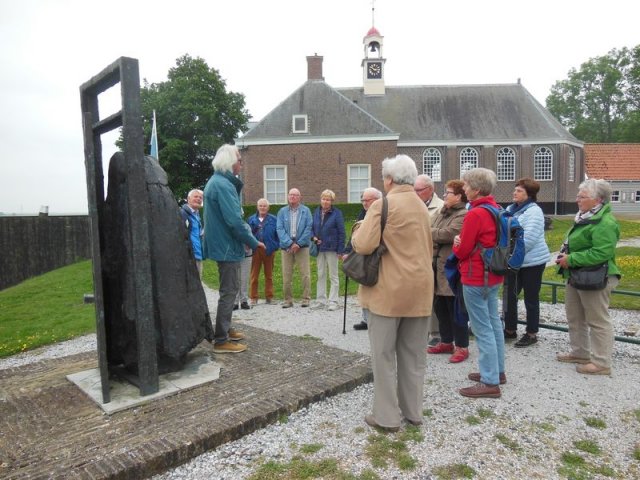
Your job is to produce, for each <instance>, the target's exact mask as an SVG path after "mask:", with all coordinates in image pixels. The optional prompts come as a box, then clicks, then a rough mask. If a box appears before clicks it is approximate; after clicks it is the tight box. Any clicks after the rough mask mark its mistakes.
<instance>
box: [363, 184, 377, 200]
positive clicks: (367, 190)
mask: <svg viewBox="0 0 640 480" xmlns="http://www.w3.org/2000/svg"><path fill="white" fill-rule="evenodd" d="M365 193H370V194H371V195H373V197H375V199H376V200H377V199H378V198H382V192H381V191H380V190H378V189H377V188H374V187H367V188H365V189H364V190H363V191H362V194H361V195H360V198H363V197H364V194H365Z"/></svg>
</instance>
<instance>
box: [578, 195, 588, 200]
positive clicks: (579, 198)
mask: <svg viewBox="0 0 640 480" xmlns="http://www.w3.org/2000/svg"><path fill="white" fill-rule="evenodd" d="M590 198H591V197H587V196H585V195H576V200H589V199H590Z"/></svg>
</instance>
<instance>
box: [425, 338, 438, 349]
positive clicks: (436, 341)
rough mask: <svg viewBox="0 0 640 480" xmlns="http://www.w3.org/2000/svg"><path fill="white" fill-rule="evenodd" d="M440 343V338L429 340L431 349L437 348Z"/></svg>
mask: <svg viewBox="0 0 640 480" xmlns="http://www.w3.org/2000/svg"><path fill="white" fill-rule="evenodd" d="M439 343H440V337H433V338H431V340H429V343H428V345H429V346H430V347H435V346H436V345H438V344H439Z"/></svg>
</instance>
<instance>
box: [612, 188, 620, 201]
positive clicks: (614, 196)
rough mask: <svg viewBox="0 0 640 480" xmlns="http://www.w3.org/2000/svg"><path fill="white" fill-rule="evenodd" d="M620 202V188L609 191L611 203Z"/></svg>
mask: <svg viewBox="0 0 640 480" xmlns="http://www.w3.org/2000/svg"><path fill="white" fill-rule="evenodd" d="M619 202H620V190H613V191H612V192H611V203H619Z"/></svg>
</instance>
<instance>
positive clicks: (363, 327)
mask: <svg viewBox="0 0 640 480" xmlns="http://www.w3.org/2000/svg"><path fill="white" fill-rule="evenodd" d="M353 329H354V330H368V329H369V325H367V324H366V323H364V322H360V323H356V324H355V325H354V326H353Z"/></svg>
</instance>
